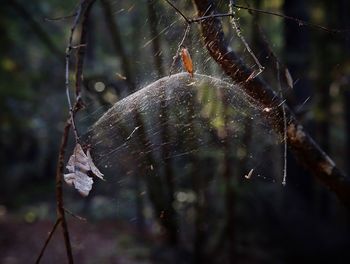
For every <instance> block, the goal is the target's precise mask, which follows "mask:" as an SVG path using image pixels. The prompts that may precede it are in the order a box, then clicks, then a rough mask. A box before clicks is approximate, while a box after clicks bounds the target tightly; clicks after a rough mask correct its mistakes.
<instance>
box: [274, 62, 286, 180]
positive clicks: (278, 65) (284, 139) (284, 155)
mask: <svg viewBox="0 0 350 264" xmlns="http://www.w3.org/2000/svg"><path fill="white" fill-rule="evenodd" d="M276 71H277V83H278V90H279V93H280V98H283V92H282V84H281V76H280V74H281V71H280V64H279V62H278V61H276ZM282 111H283V126H284V128H283V130H284V131H283V147H284V149H283V179H282V185H283V186H286V184H287V149H288V146H287V115H286V108H285V104H284V103H283V104H282Z"/></svg>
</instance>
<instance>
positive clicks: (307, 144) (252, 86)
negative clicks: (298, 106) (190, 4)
mask: <svg viewBox="0 0 350 264" xmlns="http://www.w3.org/2000/svg"><path fill="white" fill-rule="evenodd" d="M194 4H195V6H196V8H197V11H198V17H204V16H212V17H210V18H208V19H203V20H201V21H200V26H201V31H202V35H203V40H204V44H205V46H206V48H207V49H208V51H209V53H210V55H211V56H212V58H213V59H214V60H215V61H216V62H217V63H218V64H219V65H220V66H221V68H222V70H223V71H224V72H225V73H226V74H227V75H228V76H229V77H231V79H232V80H233V81H234V82H235V83H239V84H240V85H241V86H242V88H243V90H244V91H245V93H246V94H248V95H249V96H251V98H253V99H254V100H255V101H256V103H257V104H259V105H261V106H263V108H264V109H271V111H266V112H264V113H263V115H264V117H265V118H266V120H267V121H268V122H269V123H270V125H271V127H273V128H274V130H275V131H276V132H277V133H278V134H280V135H281V136H282V137H283V135H284V131H285V129H284V122H283V120H284V113H283V105H284V104H283V101H282V99H281V98H279V97H278V95H277V94H276V93H275V92H274V91H273V90H272V89H271V87H270V86H269V85H268V84H267V83H265V82H264V81H263V80H262V79H261V78H254V79H250V80H249V81H248V82H246V80H247V79H248V78H249V76H250V75H251V74H252V71H251V70H250V69H249V68H248V67H247V66H245V64H244V63H243V62H242V61H241V59H240V58H239V57H238V56H237V55H236V53H235V52H234V51H231V50H230V49H229V48H228V47H227V45H226V41H225V38H224V33H223V30H222V25H221V22H220V20H219V19H218V18H216V17H215V14H216V9H215V4H214V1H212V0H194ZM284 110H285V118H286V120H287V121H288V122H287V141H288V146H289V147H290V149H291V150H292V151H293V153H294V155H295V157H296V159H297V160H298V161H299V162H300V163H302V164H303V165H304V166H305V167H306V168H307V169H309V170H310V171H311V172H312V173H313V175H314V176H315V177H316V179H317V180H319V181H320V182H321V183H322V184H324V185H325V186H326V187H327V188H329V189H330V190H332V191H333V192H334V193H336V195H337V196H338V198H339V199H340V200H341V201H342V202H343V203H344V204H345V205H346V206H347V207H348V208H350V181H349V179H348V178H347V177H346V176H345V175H344V174H343V173H342V172H341V171H340V170H339V169H338V168H337V167H336V165H335V163H334V162H333V161H332V160H331V159H330V158H329V157H328V156H327V155H326V154H325V153H324V152H323V151H322V150H321V149H320V147H319V146H318V145H317V144H316V143H315V141H314V140H313V139H312V138H311V137H310V135H309V134H308V133H307V132H306V131H305V130H304V128H303V127H302V125H301V124H300V123H299V122H298V121H297V120H296V118H295V116H294V114H293V113H292V111H291V110H290V109H289V108H288V107H287V106H285V107H284Z"/></svg>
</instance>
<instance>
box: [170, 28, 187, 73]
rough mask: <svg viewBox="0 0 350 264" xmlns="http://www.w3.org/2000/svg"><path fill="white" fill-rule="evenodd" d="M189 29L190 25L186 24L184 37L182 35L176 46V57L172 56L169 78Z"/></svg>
mask: <svg viewBox="0 0 350 264" xmlns="http://www.w3.org/2000/svg"><path fill="white" fill-rule="evenodd" d="M190 28H191V26H190V24H187V27H186V29H185V32H184V35H183V37H182V39H181V41H180V43H179V45H178V46H177V50H176V55H175V56H174V58H173V62H172V63H171V66H170V70H169V76H170V75H171V74H172V71H173V68H174V66H175V62H176V60H177V58H178V57H179V55H180V50H181V47H182V46H183V43H184V42H185V39H186V37H187V34H188V32H189V31H190Z"/></svg>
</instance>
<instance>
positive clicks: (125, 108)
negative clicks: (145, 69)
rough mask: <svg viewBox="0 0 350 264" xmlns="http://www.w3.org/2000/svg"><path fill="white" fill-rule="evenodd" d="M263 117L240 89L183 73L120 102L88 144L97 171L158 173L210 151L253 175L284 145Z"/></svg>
mask: <svg viewBox="0 0 350 264" xmlns="http://www.w3.org/2000/svg"><path fill="white" fill-rule="evenodd" d="M260 112H261V109H259V107H258V106H257V105H256V104H254V102H253V101H251V99H249V97H247V96H246V95H245V94H244V92H243V91H242V90H241V89H240V88H239V86H238V85H234V84H230V83H227V82H225V81H221V80H219V79H216V78H213V77H209V76H206V75H201V74H195V77H194V78H191V77H190V75H189V74H188V73H179V74H176V75H172V76H170V77H164V78H162V79H160V80H158V81H156V82H154V83H152V84H150V85H148V86H146V87H144V88H142V89H140V90H138V91H137V92H135V93H133V94H131V95H130V96H128V97H126V98H124V99H123V100H121V101H119V102H117V103H116V104H115V105H114V106H113V107H111V108H110V109H109V110H108V111H107V112H106V113H105V114H104V115H103V116H102V117H101V118H100V119H99V120H98V121H97V122H96V123H95V124H94V125H93V126H92V127H91V128H90V130H89V132H88V133H87V135H86V137H85V140H86V142H85V143H88V144H90V145H91V146H92V152H93V155H94V160H95V163H96V164H97V165H99V166H100V167H101V168H104V170H111V171H115V170H117V171H118V170H120V169H123V170H124V173H126V174H128V173H130V172H131V171H136V170H139V169H140V168H141V169H146V170H147V167H149V169H150V171H157V170H156V168H158V169H159V167H162V166H163V165H164V163H166V162H169V161H170V162H176V161H177V160H181V159H183V158H182V157H183V156H192V157H193V156H198V157H197V158H199V159H201V158H205V157H206V156H210V152H212V151H214V152H215V151H217V152H218V154H220V155H223V153H221V152H225V151H229V156H230V158H232V160H234V159H235V160H237V161H244V162H247V166H250V167H249V170H250V169H254V168H255V167H259V166H261V164H262V163H263V162H262V160H260V158H262V156H261V154H262V153H264V152H265V151H266V149H268V148H269V147H271V146H273V145H275V144H276V143H277V142H278V141H279V140H280V139H278V138H277V136H276V135H275V134H274V133H273V132H272V131H271V130H270V129H269V128H268V127H267V126H266V125H265V123H264V120H263V119H261V116H260V114H259V113H260ZM253 134H254V139H253V142H249V145H251V146H248V145H247V144H248V140H249V141H250V140H251V139H252V135H253ZM248 137H249V139H248ZM225 146H226V147H227V146H229V150H227V149H226V147H225ZM259 153H260V154H259ZM220 155H219V158H220ZM190 160H191V159H190ZM245 169H248V167H246V168H245ZM154 173H157V172H154ZM247 173H248V172H247ZM113 174H115V173H113ZM180 174H183V172H182V173H181V172H180ZM241 176H244V175H240V177H241ZM111 177H112V176H111ZM269 177H271V176H269ZM272 178H273V177H272Z"/></svg>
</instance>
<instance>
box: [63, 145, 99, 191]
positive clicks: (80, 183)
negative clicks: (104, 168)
mask: <svg viewBox="0 0 350 264" xmlns="http://www.w3.org/2000/svg"><path fill="white" fill-rule="evenodd" d="M66 168H67V170H68V171H69V173H67V174H64V180H65V182H66V183H67V184H68V185H70V186H74V188H75V189H77V190H78V192H79V193H80V194H81V195H83V196H88V195H89V192H90V191H91V189H92V184H93V182H94V181H93V179H92V177H90V176H89V175H88V172H89V171H90V172H92V174H93V175H95V176H96V177H98V178H100V179H101V180H104V179H103V174H102V173H101V172H100V171H99V169H98V168H97V167H96V165H95V164H94V162H93V160H92V157H91V154H90V150H89V149H88V150H87V152H86V154H85V153H84V150H83V148H82V147H81V145H80V144H76V146H75V148H74V151H73V154H72V155H71V156H70V158H69V160H68V164H67V166H66Z"/></svg>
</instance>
